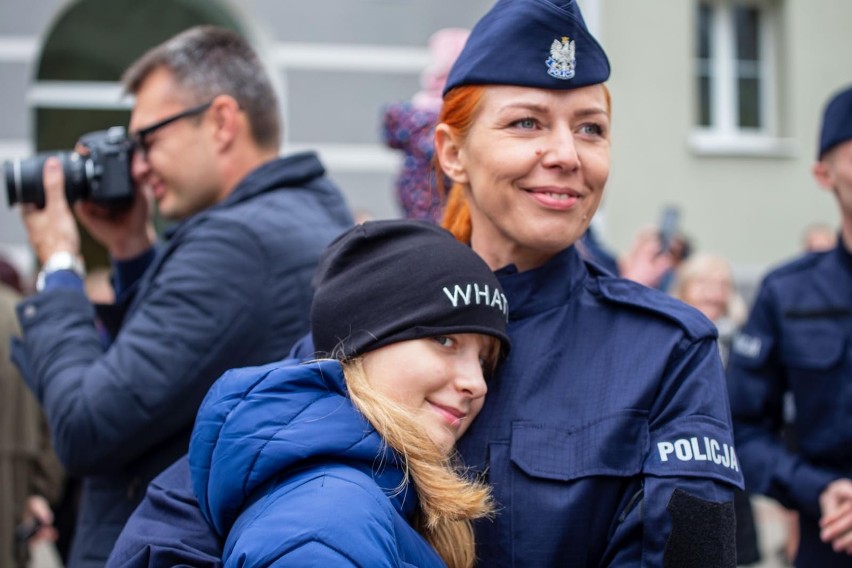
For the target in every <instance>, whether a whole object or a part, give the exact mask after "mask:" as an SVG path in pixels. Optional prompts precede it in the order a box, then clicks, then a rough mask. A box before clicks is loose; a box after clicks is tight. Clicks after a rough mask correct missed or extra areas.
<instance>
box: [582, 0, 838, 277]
mask: <svg viewBox="0 0 852 568" xmlns="http://www.w3.org/2000/svg"><path fill="white" fill-rule="evenodd" d="M598 2H599V3H600V10H601V12H602V16H601V28H602V29H601V33H600V35H601V40H602V43H603V45H604V47H605V49H606V50H607V52H608V54H609V56H610V61H611V63H612V68H613V73H612V78H611V80H610V89H611V91H612V97H613V146H612V155H613V170H612V174H611V178H610V183H609V186H608V189H607V195H606V197H605V201H604V224H603V235H604V238H605V240H606V241H607V242H608V243H609V244H610V245H611V246H612V248H614V249H616V250H619V251H624V250H626V249H627V247H628V246H629V244H630V242H631V240H632V238H633V236H634V234H635V233H636V231H637V230H639V229H640V228H641V227H643V226H646V225H649V224H655V223H657V221H658V218H659V212H660V209H661V207H662V206H663V205H664V204H666V203H674V204H676V205H678V206H680V208H681V212H682V226H683V228H684V230H685V232H686V233H687V234H688V235H689V236H691V237H692V239H693V242H694V244H695V245H696V248H698V249H703V250H710V251H715V252H719V253H722V254H724V255H725V256H727V257H728V258H729V259H730V260H731V261H732V262H733V263H734V264H735V265H736V266H738V267H740V268H745V269H754V270H762V269H763V268H765V267H766V266H768V265H772V264H775V263H777V262H780V261H782V260H785V259H787V258H789V257H790V256H792V255H793V254H795V253H796V252H797V251H799V249H800V247H801V245H800V240H801V234H802V231H803V230H804V229H805V227H806V226H807V225H809V224H810V223H813V222H825V223H830V224H832V225H833V226H838V219H839V217H838V214H837V210H836V206H835V202H834V198H833V196H832V195H831V194H830V193H828V192H826V191H823V190H821V189H819V187H818V186H817V185H816V183H815V182H814V181H813V178H812V177H811V175H810V168H811V165H812V163H813V160H814V154H815V152H816V139H817V135H818V128H819V120H820V115H821V109H822V105H823V104H824V102H825V100H826V98H827V97H828V96H829V95H830V94H831V93H832V92H834V91H835V90H836V89H837V88H839V87H842V86H844V85H848V84H852V64H850V63H849V54H850V53H852V34H849V33H848V27H849V22H852V2H849V1H847V0H780V1H776V2H774V6H775V7H776V9H777V13H778V16H779V19H778V22H777V25H776V29H777V31H778V36H777V38H776V46H775V48H776V49H775V50H774V57H775V58H776V61H777V68H778V76H777V78H776V81H775V84H776V86H777V87H776V88H777V89H778V91H777V92H778V95H779V96H778V110H777V120H778V132H777V136H778V138H779V139H780V142H779V143H780V145H781V146H783V148H784V151H780V152H776V153H773V154H771V155H738V154H735V153H734V154H731V153H728V154H724V153H723V154H721V155H708V154H705V153H702V152H699V151H697V150H696V149H695V147H694V146H693V145H691V144H690V138H691V136H692V134H693V131H694V127H693V123H694V117H695V115H696V103H695V101H696V94H695V80H694V72H695V58H694V51H695V48H694V46H695V28H696V26H695V13H696V11H695V10H696V8H695V5H696V2H694V1H693V0H645V1H642V2H635V1H628V0H598Z"/></svg>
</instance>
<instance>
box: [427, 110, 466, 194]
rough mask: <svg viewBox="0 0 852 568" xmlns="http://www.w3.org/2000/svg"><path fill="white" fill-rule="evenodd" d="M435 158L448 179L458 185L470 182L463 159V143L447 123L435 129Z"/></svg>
mask: <svg viewBox="0 0 852 568" xmlns="http://www.w3.org/2000/svg"><path fill="white" fill-rule="evenodd" d="M435 156H437V157H438V163H439V164H440V165H441V169H442V170H444V173H445V174H446V175H447V177H448V178H450V179H451V180H453V181H454V182H456V183H461V184H466V183H467V182H468V179H467V172H466V171H465V169H464V164H463V163H462V159H461V142H460V140H459V139H458V137H457V136H456V135H455V133H454V132H453V131H452V129H451V128H450V127H449V126H448V125H446V124H445V123H443V122H442V123H441V124H439V125H438V126H436V127H435Z"/></svg>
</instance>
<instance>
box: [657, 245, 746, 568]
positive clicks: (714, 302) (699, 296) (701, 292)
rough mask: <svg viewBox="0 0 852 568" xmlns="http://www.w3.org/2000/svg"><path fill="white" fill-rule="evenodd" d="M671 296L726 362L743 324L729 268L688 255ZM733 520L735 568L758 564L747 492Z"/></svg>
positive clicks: (716, 259)
mask: <svg viewBox="0 0 852 568" xmlns="http://www.w3.org/2000/svg"><path fill="white" fill-rule="evenodd" d="M671 295H672V296H673V297H675V298H677V299H678V300H681V301H682V302H686V303H687V304H689V305H690V306H693V307H694V308H696V309H698V311H700V312H701V313H702V314H704V315H705V316H707V319H709V320H710V321H712V322H713V324H714V325H715V326H716V329H717V330H718V332H719V353H720V355H721V356H722V362H723V363H725V362H727V360H728V354H729V353H730V351H731V341H732V340H733V337H734V334H735V333H736V331H737V330H738V329H739V327H740V326H741V325H742V324H743V323H744V322H745V318H746V315H747V308H746V305H745V301H744V300H743V299H742V297H741V296H740V294H739V293H738V292H737V290H736V287H735V286H734V278H733V274H732V272H731V267H730V265H729V264H728V261H727V260H725V258H724V257H722V256H720V255H718V254H713V253H706V252H700V253H697V254H693V255H691V256H690V257H689V258H688V259H687V260H685V261H684V262H683V263H682V264H681V265H680V266H679V267H678V268H677V271H676V272H675V275H674V280H673V282H672V290H671ZM734 511H735V513H736V519H737V565H740V566H747V565H750V564H756V563H757V562H760V559H761V556H760V546H759V544H758V535H757V526H756V525H755V522H754V511H753V509H752V506H751V500H750V497H749V494H748V492H746V491H737V492H736V493H734Z"/></svg>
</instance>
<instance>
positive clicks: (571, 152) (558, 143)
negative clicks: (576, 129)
mask: <svg viewBox="0 0 852 568" xmlns="http://www.w3.org/2000/svg"><path fill="white" fill-rule="evenodd" d="M541 162H542V165H544V166H546V167H558V168H562V169H564V170H569V171H570V170H574V169H576V168H577V166H579V164H580V158H579V156H578V155H577V146H576V144H575V141H574V135H573V133H572V132H571V130H570V129H569V128H568V127H557V128H554V129H553V130H552V131H551V133H550V135H549V136H548V137H547V146H546V147H545V148H544V152H543V153H542V160H541Z"/></svg>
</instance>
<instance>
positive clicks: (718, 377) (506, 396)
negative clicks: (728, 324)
mask: <svg viewBox="0 0 852 568" xmlns="http://www.w3.org/2000/svg"><path fill="white" fill-rule="evenodd" d="M498 276H500V283H501V284H502V286H503V288H504V291H505V293H506V296H507V297H508V299H509V314H510V322H509V324H510V325H509V334H510V336H511V338H512V351H511V353H510V355H509V357H508V359H507V360H506V362H505V363H504V365H503V367H502V368H501V370H500V372H499V374H498V376H497V377H495V379H493V380H492V381H491V382H490V383H489V392H488V396H487V397H486V401H485V406H484V408H483V410H482V412H481V413H480V415H479V417H478V418H477V419H476V421H474V423H473V425H472V426H471V428H470V430H469V431H468V433H467V434H466V435H465V436H464V438H463V439H462V441H461V442H460V446H459V447H460V450H461V453H462V455H463V457H464V459H465V462H466V463H467V464H469V465H471V466H473V467H474V468H475V469H478V470H481V471H487V477H488V481H489V482H490V483H491V484H492V485H493V488H494V495H495V498H496V501H497V503H498V513H497V515H496V517H495V519H494V520H492V521H484V522H481V523H479V524H478V525H477V535H476V536H477V542H478V544H479V549H478V551H477V552H478V556H479V558H480V565H482V566H517V567H521V566H536V567H544V566H553V567H556V566H558V567H571V566H663V565H678V566H686V565H689V566H733V565H734V556H735V554H734V552H733V550H734V533H733V511H732V508H731V505H730V501H731V500H732V494H733V488H734V487H735V486H741V485H742V481H741V479H742V477H741V474H740V469H739V464H738V460H737V457H738V455H737V454H736V452H735V451H734V449H733V437H732V432H731V422H730V411H729V406H728V396H727V392H726V389H725V384H724V374H723V371H722V365H721V361H720V358H719V353H718V350H717V347H716V332H715V328H714V327H713V325H712V324H711V323H710V322H709V320H707V319H706V318H705V317H704V316H702V315H701V314H700V313H699V312H698V311H696V310H694V309H692V308H690V307H688V306H686V305H685V304H682V303H681V302H678V301H676V300H673V299H671V298H669V297H668V296H666V295H664V294H662V293H660V292H658V291H655V290H651V289H649V288H646V287H644V286H641V285H638V284H636V283H634V282H630V281H627V280H623V279H619V278H615V277H613V276H611V275H609V274H606V273H602V272H600V271H598V269H596V268H595V267H594V265H591V264H585V263H584V262H583V261H582V260H581V259H580V257H579V255H578V254H577V252H576V250H575V249H574V248H573V247H572V248H569V249H567V250H565V251H563V252H562V253H560V254H559V255H557V256H556V257H555V258H553V259H552V260H551V261H549V262H548V263H547V264H545V265H544V266H542V267H540V268H538V269H535V270H530V271H527V272H523V273H518V272H517V271H515V270H514V268H513V267H509V268H507V269H503V270H501V271H499V272H498ZM708 555H709V556H708Z"/></svg>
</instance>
